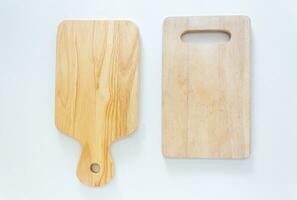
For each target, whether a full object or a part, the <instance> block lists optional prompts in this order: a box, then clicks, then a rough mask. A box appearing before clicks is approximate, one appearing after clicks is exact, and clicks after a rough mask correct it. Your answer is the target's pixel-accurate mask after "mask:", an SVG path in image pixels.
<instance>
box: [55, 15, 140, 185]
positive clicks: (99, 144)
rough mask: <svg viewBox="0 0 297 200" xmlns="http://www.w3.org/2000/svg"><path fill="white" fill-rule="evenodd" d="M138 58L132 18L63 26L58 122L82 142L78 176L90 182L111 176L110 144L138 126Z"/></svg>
mask: <svg viewBox="0 0 297 200" xmlns="http://www.w3.org/2000/svg"><path fill="white" fill-rule="evenodd" d="M138 63H139V33H138V29H137V27H136V26H135V25H134V24H133V23H132V22H129V21H63V22H62V23H61V24H60V25H59V28H58V34H57V65H56V112H55V119H56V120H55V122H56V127H57V128H58V129H59V130H60V131H61V132H62V133H65V134H67V135H69V136H72V137H74V138H75V139H77V140H78V141H79V142H80V143H81V145H82V154H81V158H80V161H79V164H78V168H77V176H78V177H79V179H80V181H81V182H83V183H85V184H87V185H91V186H101V185H104V184H106V183H107V182H108V181H110V180H111V178H112V176H113V163H112V159H111V156H110V149H109V148H110V145H111V143H112V142H113V141H115V140H118V139H120V138H121V137H124V136H127V135H129V134H130V133H132V132H133V131H134V130H135V129H136V127H137V121H138V87H139V86H138V85H139V83H138ZM92 164H93V166H95V169H92V167H91V166H92ZM98 167H99V168H100V169H98ZM94 170H95V171H94Z"/></svg>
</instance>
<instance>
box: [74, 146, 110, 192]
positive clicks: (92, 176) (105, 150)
mask: <svg viewBox="0 0 297 200" xmlns="http://www.w3.org/2000/svg"><path fill="white" fill-rule="evenodd" d="M91 148H93V149H91ZM92 153H93V154H92ZM95 154H96V155H95ZM77 176H78V178H79V179H80V181H81V182H82V183H84V184H87V185H90V186H102V185H104V184H106V183H107V182H109V181H110V180H111V178H112V176H113V162H112V158H111V155H110V153H109V146H107V145H97V146H96V145H88V144H85V145H83V148H82V153H81V157H80V161H79V163H78V167H77Z"/></svg>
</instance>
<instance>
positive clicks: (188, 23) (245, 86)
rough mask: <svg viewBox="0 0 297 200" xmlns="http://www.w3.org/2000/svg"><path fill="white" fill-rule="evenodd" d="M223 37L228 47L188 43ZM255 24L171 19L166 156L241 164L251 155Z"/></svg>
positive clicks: (166, 41) (167, 25)
mask: <svg viewBox="0 0 297 200" xmlns="http://www.w3.org/2000/svg"><path fill="white" fill-rule="evenodd" d="M196 31H198V32H199V31H200V32H201V31H202V32H205V31H223V32H226V33H228V34H230V36H231V38H230V41H228V42H226V43H215V44H202V43H187V42H184V41H182V39H181V37H182V35H183V34H185V33H187V32H196ZM249 51H250V20H249V18H248V17H243V16H226V17H171V18H167V19H166V20H165V22H164V32H163V102H162V103H163V154H164V155H165V156H168V157H189V158H194V157H196V158H227V159H241V158H246V157H248V156H249V152H250V136H249V134H250V133H249V131H250V83H249V79H250V78H249V77H250V66H249V65H250V61H249V60H250V58H249V57H250V53H249Z"/></svg>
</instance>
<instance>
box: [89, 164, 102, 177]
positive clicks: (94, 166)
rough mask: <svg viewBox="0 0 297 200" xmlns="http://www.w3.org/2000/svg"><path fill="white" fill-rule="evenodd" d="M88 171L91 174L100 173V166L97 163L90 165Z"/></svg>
mask: <svg viewBox="0 0 297 200" xmlns="http://www.w3.org/2000/svg"><path fill="white" fill-rule="evenodd" d="M90 170H91V171H92V172H93V173H95V174H97V173H99V171H100V165H99V164H98V163H92V164H91V166H90Z"/></svg>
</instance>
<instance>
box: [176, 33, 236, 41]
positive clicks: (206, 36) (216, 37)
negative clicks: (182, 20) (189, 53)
mask: <svg viewBox="0 0 297 200" xmlns="http://www.w3.org/2000/svg"><path fill="white" fill-rule="evenodd" d="M180 37H181V40H182V41H183V42H186V43H199V44H217V43H227V42H229V41H230V39H231V34H230V33H229V32H227V31H220V30H202V31H201V30H200V31H185V32H183V33H182V35H181V36H180Z"/></svg>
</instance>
